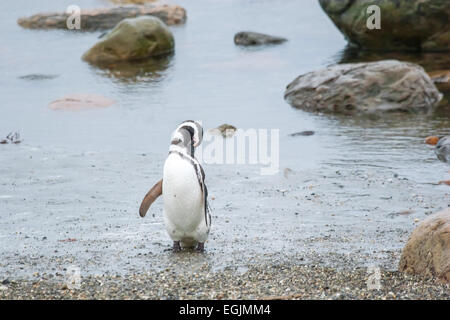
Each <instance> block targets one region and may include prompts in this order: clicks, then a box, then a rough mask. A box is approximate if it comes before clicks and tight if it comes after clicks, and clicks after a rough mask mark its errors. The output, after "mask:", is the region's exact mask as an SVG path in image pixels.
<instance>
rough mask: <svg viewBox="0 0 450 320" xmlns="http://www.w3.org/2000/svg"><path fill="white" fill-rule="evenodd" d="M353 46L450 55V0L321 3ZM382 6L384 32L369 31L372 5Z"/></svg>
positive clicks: (326, 0)
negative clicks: (435, 52) (437, 52)
mask: <svg viewBox="0 0 450 320" xmlns="http://www.w3.org/2000/svg"><path fill="white" fill-rule="evenodd" d="M319 2H320V5H321V6H322V8H323V9H324V11H325V12H326V13H327V15H328V16H329V17H330V18H331V20H332V21H333V22H334V24H335V25H336V26H337V28H338V29H339V30H340V31H341V32H342V33H343V34H344V35H345V37H346V38H347V39H348V40H349V41H350V42H351V43H353V44H356V45H358V46H361V47H363V48H367V49H374V50H386V51H388V50H422V51H450V24H449V23H448V21H449V15H450V1H448V0H377V1H367V0H319ZM374 4H375V5H378V6H379V7H380V12H381V19H380V20H381V28H380V29H373V30H371V29H369V28H367V25H366V24H367V19H368V18H369V17H371V16H372V13H369V14H368V13H367V8H368V7H369V6H370V5H374Z"/></svg>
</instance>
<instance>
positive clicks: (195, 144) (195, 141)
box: [192, 139, 199, 148]
mask: <svg viewBox="0 0 450 320" xmlns="http://www.w3.org/2000/svg"><path fill="white" fill-rule="evenodd" d="M192 141H193V142H194V143H193V146H194V148H196V147H198V145H199V143H198V141H197V140H195V139H192Z"/></svg>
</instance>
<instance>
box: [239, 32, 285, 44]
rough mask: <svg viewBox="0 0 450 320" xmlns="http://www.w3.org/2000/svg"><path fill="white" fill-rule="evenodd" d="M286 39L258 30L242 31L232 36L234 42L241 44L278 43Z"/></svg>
mask: <svg viewBox="0 0 450 320" xmlns="http://www.w3.org/2000/svg"><path fill="white" fill-rule="evenodd" d="M285 41H287V39H285V38H281V37H275V36H270V35H267V34H263V33H258V32H248V31H242V32H238V33H236V34H235V36H234V43H235V44H237V45H241V46H257V45H264V44H279V43H283V42H285Z"/></svg>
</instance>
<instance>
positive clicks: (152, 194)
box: [139, 179, 162, 218]
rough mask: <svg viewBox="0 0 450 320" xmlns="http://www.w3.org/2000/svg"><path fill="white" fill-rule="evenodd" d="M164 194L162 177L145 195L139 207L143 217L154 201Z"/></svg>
mask: <svg viewBox="0 0 450 320" xmlns="http://www.w3.org/2000/svg"><path fill="white" fill-rule="evenodd" d="M160 195H162V179H161V180H159V181H158V182H157V183H156V184H155V185H154V186H153V187H152V188H151V189H150V191H149V192H147V194H146V195H145V197H144V200H142V203H141V206H140V207H139V215H140V216H141V217H142V218H143V217H145V214H146V213H147V211H148V209H149V208H150V206H151V205H152V203H153V202H154V201H155V200H156V199H157V198H158V197H159V196H160Z"/></svg>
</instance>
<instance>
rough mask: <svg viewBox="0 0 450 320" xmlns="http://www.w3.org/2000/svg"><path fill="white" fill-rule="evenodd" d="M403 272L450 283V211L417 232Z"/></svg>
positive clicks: (405, 253)
mask: <svg viewBox="0 0 450 320" xmlns="http://www.w3.org/2000/svg"><path fill="white" fill-rule="evenodd" d="M399 270H400V271H403V272H406V273H411V274H418V275H422V276H425V277H436V278H438V279H440V280H442V281H443V282H447V283H449V282H450V208H446V209H444V210H443V211H441V212H439V213H436V214H433V215H431V216H429V217H428V218H427V219H425V220H424V221H422V223H420V224H419V226H418V227H417V228H416V229H415V230H414V231H413V233H412V234H411V236H410V238H409V240H408V243H407V244H406V246H405V247H404V248H403V252H402V255H401V258H400V263H399Z"/></svg>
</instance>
